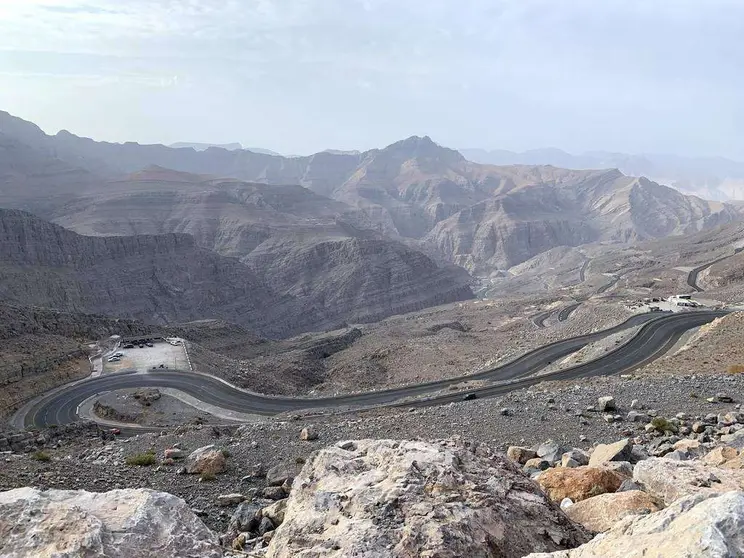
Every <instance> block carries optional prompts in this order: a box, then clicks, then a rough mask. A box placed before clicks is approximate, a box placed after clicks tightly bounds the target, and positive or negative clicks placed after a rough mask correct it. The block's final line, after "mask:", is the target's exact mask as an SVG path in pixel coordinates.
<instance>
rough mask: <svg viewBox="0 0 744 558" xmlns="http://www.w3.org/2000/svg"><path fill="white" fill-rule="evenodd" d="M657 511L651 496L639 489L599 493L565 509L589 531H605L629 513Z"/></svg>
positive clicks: (567, 513)
mask: <svg viewBox="0 0 744 558" xmlns="http://www.w3.org/2000/svg"><path fill="white" fill-rule="evenodd" d="M655 511H659V506H657V505H656V502H654V500H653V498H651V496H649V495H648V494H646V493H645V492H641V491H640V490H627V491H625V492H617V493H615V494H600V495H599V496H593V497H592V498H588V499H586V500H582V501H581V502H577V503H575V504H574V505H572V506H569V507H567V508H566V509H565V512H566V515H568V517H570V518H571V519H572V520H574V521H575V522H576V523H580V524H581V525H583V526H584V527H586V528H587V529H589V530H590V531H597V532H602V531H607V530H609V529H611V528H612V526H613V525H615V523H617V522H618V521H620V520H621V519H623V518H624V517H627V516H629V515H643V514H648V513H652V512H655Z"/></svg>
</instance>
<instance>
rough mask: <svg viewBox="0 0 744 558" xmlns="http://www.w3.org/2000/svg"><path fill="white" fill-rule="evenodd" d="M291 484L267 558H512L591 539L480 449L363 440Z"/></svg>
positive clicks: (333, 450) (323, 456) (323, 457)
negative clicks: (465, 557)
mask: <svg viewBox="0 0 744 558" xmlns="http://www.w3.org/2000/svg"><path fill="white" fill-rule="evenodd" d="M343 447H345V448H349V449H342V448H341V447H338V446H331V447H328V448H326V449H324V450H321V451H319V452H318V453H317V454H315V455H314V456H313V457H312V458H311V459H309V460H308V462H307V463H306V464H305V466H304V467H303V469H302V471H301V472H300V474H299V475H298V476H297V477H296V478H295V481H294V484H293V487H292V493H291V495H290V497H289V501H288V504H287V509H286V511H285V515H284V522H283V523H282V525H281V526H280V527H279V528H278V529H277V530H276V532H275V534H274V537H273V539H272V541H271V544H270V545H269V549H268V553H267V558H290V557H292V558H317V557H335V558H340V557H346V556H354V557H357V558H384V557H388V556H389V557H396V558H403V557H406V558H408V557H411V558H413V557H436V558H450V557H451V558H454V557H463V556H467V557H469V558H492V557H497V556H498V557H499V558H516V557H521V556H524V555H525V554H527V553H529V552H533V551H552V550H557V549H561V548H572V547H574V546H577V545H578V544H581V543H582V542H584V541H586V540H588V539H589V537H588V535H587V533H586V532H585V531H584V530H583V529H582V528H581V527H579V526H577V525H574V524H573V523H572V522H571V521H570V520H568V518H567V517H566V516H565V515H564V514H563V512H561V511H560V509H559V508H558V507H557V505H555V504H552V503H551V502H550V501H549V500H548V498H547V497H546V496H545V495H544V494H543V493H542V491H541V490H540V489H539V488H538V486H537V485H536V484H535V483H533V482H532V481H531V480H530V479H529V478H528V477H527V476H526V475H524V473H522V471H521V470H520V469H519V467H518V466H517V465H516V464H514V463H513V462H512V461H511V460H509V459H507V458H506V457H505V456H503V455H500V454H495V453H493V452H492V451H491V450H490V449H488V448H487V447H485V446H483V445H480V446H476V447H470V446H465V445H463V444H460V443H457V442H446V443H442V444H435V443H425V442H419V441H393V440H360V441H356V442H354V443H353V444H345V445H344V446H343Z"/></svg>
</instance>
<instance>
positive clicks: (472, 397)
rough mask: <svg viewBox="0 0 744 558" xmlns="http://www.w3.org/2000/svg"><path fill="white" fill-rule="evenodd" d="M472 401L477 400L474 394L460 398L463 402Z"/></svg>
mask: <svg viewBox="0 0 744 558" xmlns="http://www.w3.org/2000/svg"><path fill="white" fill-rule="evenodd" d="M473 399H478V396H477V395H476V394H475V393H468V394H467V395H465V397H463V398H462V400H463V401H472V400H473Z"/></svg>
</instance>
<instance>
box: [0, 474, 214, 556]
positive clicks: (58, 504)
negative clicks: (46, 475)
mask: <svg viewBox="0 0 744 558" xmlns="http://www.w3.org/2000/svg"><path fill="white" fill-rule="evenodd" d="M216 542H217V539H216V537H215V535H214V534H213V533H212V532H211V531H210V530H209V529H208V528H207V527H206V526H205V525H204V523H202V521H201V520H200V519H199V518H198V517H196V516H195V515H194V514H193V513H192V512H191V510H190V509H189V507H188V505H186V502H184V501H183V500H181V499H180V498H177V497H176V496H172V495H170V494H166V493H164V492H155V491H153V490H144V489H138V490H112V491H110V492H103V493H96V492H85V491H83V490H46V491H39V490H37V489H35V488H17V489H15V490H9V491H7V492H0V557H3V558H5V557H11V556H12V557H13V558H73V557H74V558H78V557H79V558H99V557H100V558H104V557H105V558H155V557H157V558H169V557H173V558H176V557H177V558H192V557H193V558H218V557H220V556H222V551H221V550H220V549H219V547H218V546H217V545H216Z"/></svg>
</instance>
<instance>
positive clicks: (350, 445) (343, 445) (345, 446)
mask: <svg viewBox="0 0 744 558" xmlns="http://www.w3.org/2000/svg"><path fill="white" fill-rule="evenodd" d="M336 445H337V446H338V447H339V448H340V449H342V450H346V451H354V450H355V449H356V444H355V443H354V442H352V441H351V440H346V441H343V442H339V443H338V444H336Z"/></svg>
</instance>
